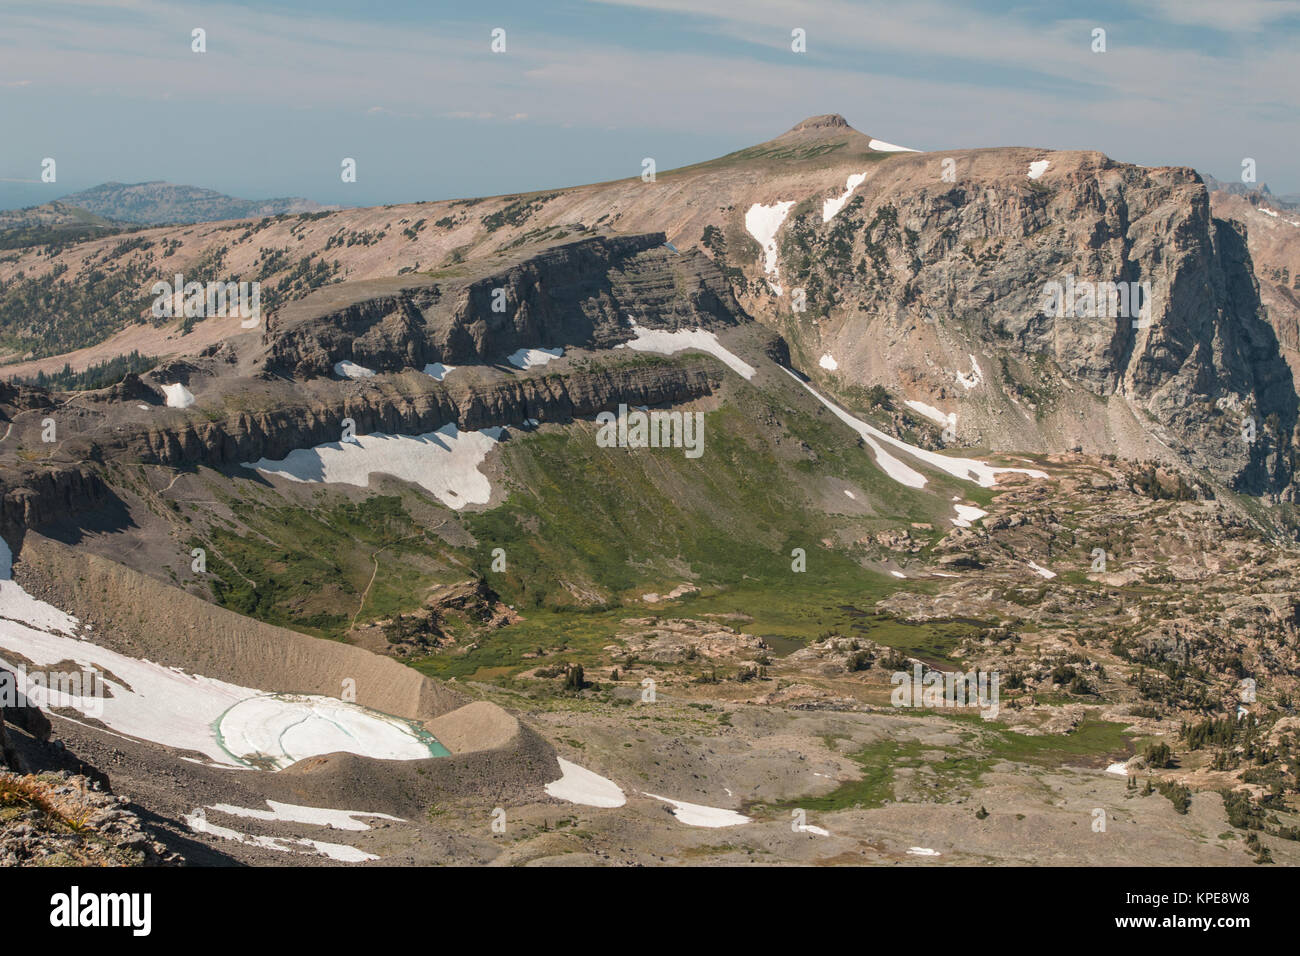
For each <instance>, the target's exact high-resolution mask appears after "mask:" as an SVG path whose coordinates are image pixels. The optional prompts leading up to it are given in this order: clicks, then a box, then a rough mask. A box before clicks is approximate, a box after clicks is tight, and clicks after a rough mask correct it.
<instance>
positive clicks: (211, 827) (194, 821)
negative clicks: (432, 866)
mask: <svg viewBox="0 0 1300 956" xmlns="http://www.w3.org/2000/svg"><path fill="white" fill-rule="evenodd" d="M214 809H215V808H214ZM184 820H185V825H186V826H187V827H189V828H190V830H191V831H192V832H194V833H206V834H207V835H209V836H214V837H218V838H220V839H222V840H233V841H235V842H236V843H244V844H247V845H249V846H259V847H262V848H263V849H267V850H276V851H277V852H280V853H301V852H303V851H302V850H296V849H295V847H305V848H306V849H307V850H309V851H311V852H313V853H317V854H319V855H320V856H324V857H328V858H329V859H331V860H337V861H338V862H340V863H365V862H366V861H367V860H377V859H379V857H377V856H375V855H374V854H373V853H366V852H365V851H363V850H358V849H357V848H356V847H354V846H348V845H347V844H344V843H324V842H322V841H320V840H308V839H299V838H294V837H272V836H256V835H250V834H247V833H240V832H239V831H238V830H232V829H230V828H229V827H221V826H217V825H216V824H215V823H209V822H208V820H207V817H206V815H205V814H203V813H201V812H199V811H197V810H196V811H195V812H194V813H187V814H186V815H185V817H184Z"/></svg>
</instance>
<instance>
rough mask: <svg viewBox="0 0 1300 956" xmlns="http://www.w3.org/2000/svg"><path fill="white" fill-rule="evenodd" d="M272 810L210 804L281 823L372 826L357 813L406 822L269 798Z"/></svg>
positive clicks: (354, 827)
mask: <svg viewBox="0 0 1300 956" xmlns="http://www.w3.org/2000/svg"><path fill="white" fill-rule="evenodd" d="M266 805H267V806H268V807H270V808H271V809H270V810H253V809H251V808H249V807H236V806H232V805H230V804H228V803H215V804H213V805H212V806H210V807H208V809H209V810H216V811H217V812H219V813H225V814H228V815H229V816H232V817H246V818H248V819H250V820H276V821H278V822H281V823H310V824H312V825H313V826H318V827H333V828H334V829H335V830H369V829H370V824H368V823H364V822H362V821H361V820H358V819H357V817H374V818H375V819H377V820H392V821H394V822H395V823H405V822H406V821H405V820H403V819H402V818H401V817H393V816H389V815H388V814H387V813H370V812H366V811H362V810H330V809H328V808H326V807H302V806H298V805H297V804H293V803H280V802H278V801H276V800H267V801H266Z"/></svg>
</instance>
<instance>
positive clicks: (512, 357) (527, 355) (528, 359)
mask: <svg viewBox="0 0 1300 956" xmlns="http://www.w3.org/2000/svg"><path fill="white" fill-rule="evenodd" d="M563 354H564V349H563V348H554V349H519V350H517V351H514V352H511V353H510V354H509V355H507V356H506V361H507V362H509V363H510V364H511V365H513V366H514V367H515V368H524V369H527V368H538V367H540V366H542V365H545V364H546V363H547V362H549V361H551V360H552V359H557V358H559V357H560V356H561V355H563Z"/></svg>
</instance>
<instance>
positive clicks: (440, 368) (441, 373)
mask: <svg viewBox="0 0 1300 956" xmlns="http://www.w3.org/2000/svg"><path fill="white" fill-rule="evenodd" d="M459 367H460V366H458V365H443V364H442V363H441V362H432V363H430V364H429V365H426V366H425V367H424V374H425V375H428V376H429V377H430V378H432V379H433V380H434V381H435V382H441V381H442V380H443V379H444V378H446V377H447V376H448V375H449V374H450V373H452V372H454V371H456V369H457V368H459Z"/></svg>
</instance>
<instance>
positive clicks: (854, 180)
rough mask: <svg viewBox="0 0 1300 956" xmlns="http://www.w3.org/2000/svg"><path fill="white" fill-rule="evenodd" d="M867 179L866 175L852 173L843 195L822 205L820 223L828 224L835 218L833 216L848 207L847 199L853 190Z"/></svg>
mask: <svg viewBox="0 0 1300 956" xmlns="http://www.w3.org/2000/svg"><path fill="white" fill-rule="evenodd" d="M866 178H867V174H866V173H854V174H853V175H852V176H850V177H849V179H848V182H846V183H845V184H844V193H843V195H840V196H836V197H835V198H834V199H827V200H826V201H825V202H824V203H822V222H830V221H831V220H832V219H834V218H835V214H836V213H837V212H839V211H840V210H841V209H843V208H844V207H845V206H846V205H848V202H849V197H850V196H852V195H853V190H855V189H857V188H858V187H859V186H861V185H862V181H863V180H865V179H866Z"/></svg>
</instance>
